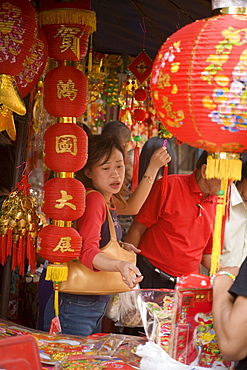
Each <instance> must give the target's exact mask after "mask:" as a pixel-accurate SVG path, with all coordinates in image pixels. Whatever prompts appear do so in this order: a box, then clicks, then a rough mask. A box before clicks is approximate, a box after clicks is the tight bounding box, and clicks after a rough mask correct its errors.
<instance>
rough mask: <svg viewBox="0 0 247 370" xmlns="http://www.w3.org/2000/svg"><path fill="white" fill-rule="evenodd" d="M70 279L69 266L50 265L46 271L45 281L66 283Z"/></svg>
mask: <svg viewBox="0 0 247 370" xmlns="http://www.w3.org/2000/svg"><path fill="white" fill-rule="evenodd" d="M67 279H68V265H67V264H49V265H48V267H47V271H46V276H45V280H51V281H66V280H67Z"/></svg>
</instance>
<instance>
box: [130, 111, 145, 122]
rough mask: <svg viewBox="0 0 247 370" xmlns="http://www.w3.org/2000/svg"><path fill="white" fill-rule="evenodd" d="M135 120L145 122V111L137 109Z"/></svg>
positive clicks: (134, 114) (134, 113) (134, 115)
mask: <svg viewBox="0 0 247 370" xmlns="http://www.w3.org/2000/svg"><path fill="white" fill-rule="evenodd" d="M133 118H134V119H135V120H136V121H145V119H146V112H145V110H144V109H141V108H137V109H135V110H134V112H133Z"/></svg>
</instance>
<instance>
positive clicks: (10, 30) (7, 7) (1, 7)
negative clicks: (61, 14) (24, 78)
mask: <svg viewBox="0 0 247 370" xmlns="http://www.w3.org/2000/svg"><path fill="white" fill-rule="evenodd" d="M0 22H1V28H0V40H1V49H0V74H7V75H10V76H16V75H17V74H18V73H19V72H21V70H22V69H23V63H24V60H25V58H26V56H27V55H30V51H29V50H30V48H31V47H32V45H33V43H34V41H35V40H34V34H35V32H36V31H37V23H36V21H35V11H34V8H33V7H32V5H31V3H30V1H29V0H22V1H20V0H8V1H3V0H1V1H0Z"/></svg>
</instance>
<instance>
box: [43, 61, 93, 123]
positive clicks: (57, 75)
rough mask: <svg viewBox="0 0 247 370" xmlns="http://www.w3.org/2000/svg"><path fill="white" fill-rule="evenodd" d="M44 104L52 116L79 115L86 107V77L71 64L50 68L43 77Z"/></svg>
mask: <svg viewBox="0 0 247 370" xmlns="http://www.w3.org/2000/svg"><path fill="white" fill-rule="evenodd" d="M44 105H45V108H46V110H47V112H48V113H49V114H51V115H52V116H54V117H79V116H81V115H82V114H83V113H84V112H85V111H86V109H87V77H86V75H85V74H84V73H83V72H81V71H79V69H77V68H75V67H72V66H60V67H57V68H54V69H52V70H50V71H49V72H48V73H47V74H46V76H45V79H44Z"/></svg>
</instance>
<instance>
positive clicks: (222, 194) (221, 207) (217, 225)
mask: <svg viewBox="0 0 247 370" xmlns="http://www.w3.org/2000/svg"><path fill="white" fill-rule="evenodd" d="M227 186H228V180H227V179H224V180H221V189H222V190H220V191H219V195H218V199H217V205H216V214H215V222H214V235H213V248H212V257H211V267H210V276H213V275H215V274H216V273H217V272H218V270H219V262H220V254H221V235H222V221H223V216H224V214H225V209H226V195H227Z"/></svg>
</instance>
